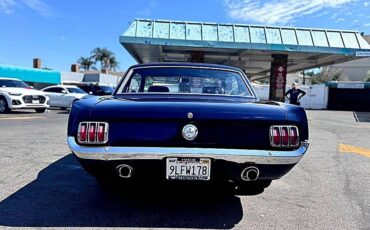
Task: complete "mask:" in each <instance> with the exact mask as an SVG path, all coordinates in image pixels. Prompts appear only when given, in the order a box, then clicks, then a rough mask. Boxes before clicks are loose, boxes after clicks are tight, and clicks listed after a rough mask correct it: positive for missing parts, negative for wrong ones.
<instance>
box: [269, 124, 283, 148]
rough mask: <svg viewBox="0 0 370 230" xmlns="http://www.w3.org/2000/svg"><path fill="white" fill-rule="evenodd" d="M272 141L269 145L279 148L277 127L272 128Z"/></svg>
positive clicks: (278, 130) (278, 129)
mask: <svg viewBox="0 0 370 230" xmlns="http://www.w3.org/2000/svg"><path fill="white" fill-rule="evenodd" d="M271 135H272V136H271V137H272V140H271V145H272V146H280V139H281V138H280V128H279V127H273V128H272V134H271Z"/></svg>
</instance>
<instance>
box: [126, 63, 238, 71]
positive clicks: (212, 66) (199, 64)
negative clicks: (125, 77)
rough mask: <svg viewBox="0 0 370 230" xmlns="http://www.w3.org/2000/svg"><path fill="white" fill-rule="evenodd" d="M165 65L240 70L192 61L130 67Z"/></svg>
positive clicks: (143, 65)
mask: <svg viewBox="0 0 370 230" xmlns="http://www.w3.org/2000/svg"><path fill="white" fill-rule="evenodd" d="M166 66H185V67H186V66H189V67H203V68H220V69H229V70H234V71H241V70H240V69H239V68H237V67H233V66H227V65H218V64H208V63H193V62H157V63H147V64H138V65H133V66H131V67H130V68H137V67H166Z"/></svg>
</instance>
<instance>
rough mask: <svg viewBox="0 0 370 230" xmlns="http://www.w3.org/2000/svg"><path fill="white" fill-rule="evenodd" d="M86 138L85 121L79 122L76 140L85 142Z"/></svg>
mask: <svg viewBox="0 0 370 230" xmlns="http://www.w3.org/2000/svg"><path fill="white" fill-rule="evenodd" d="M86 140H87V123H81V124H80V127H79V130H78V141H79V142H85V141H86Z"/></svg>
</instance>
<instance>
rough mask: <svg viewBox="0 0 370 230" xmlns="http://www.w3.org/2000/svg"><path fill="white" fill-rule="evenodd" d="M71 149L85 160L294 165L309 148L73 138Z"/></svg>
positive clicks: (305, 146)
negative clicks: (126, 143) (114, 143)
mask: <svg viewBox="0 0 370 230" xmlns="http://www.w3.org/2000/svg"><path fill="white" fill-rule="evenodd" d="M67 142H68V146H69V148H70V149H71V151H72V152H73V153H74V154H76V156H77V157H79V158H81V159H88V160H106V161H110V160H158V159H159V160H160V159H164V158H166V157H205V158H212V159H217V160H226V161H230V162H235V163H247V162H248V163H255V164H296V163H298V162H299V161H300V160H301V158H302V156H303V155H304V154H305V152H306V151H307V149H308V145H309V144H308V142H307V141H306V142H302V145H301V146H300V147H299V148H298V149H297V150H293V151H271V150H246V149H215V148H177V147H110V146H103V147H101V146H98V147H93V146H80V145H78V144H77V143H76V141H75V138H74V137H71V136H69V137H68V138H67Z"/></svg>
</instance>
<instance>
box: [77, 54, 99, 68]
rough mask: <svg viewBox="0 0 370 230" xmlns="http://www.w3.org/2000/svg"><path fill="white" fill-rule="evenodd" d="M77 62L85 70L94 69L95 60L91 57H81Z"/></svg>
mask: <svg viewBox="0 0 370 230" xmlns="http://www.w3.org/2000/svg"><path fill="white" fill-rule="evenodd" d="M77 63H78V64H80V68H81V69H84V70H85V71H89V70H90V69H94V68H95V67H94V65H95V62H94V61H93V60H92V58H91V57H87V58H85V57H80V58H79V59H78V60H77Z"/></svg>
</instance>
